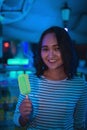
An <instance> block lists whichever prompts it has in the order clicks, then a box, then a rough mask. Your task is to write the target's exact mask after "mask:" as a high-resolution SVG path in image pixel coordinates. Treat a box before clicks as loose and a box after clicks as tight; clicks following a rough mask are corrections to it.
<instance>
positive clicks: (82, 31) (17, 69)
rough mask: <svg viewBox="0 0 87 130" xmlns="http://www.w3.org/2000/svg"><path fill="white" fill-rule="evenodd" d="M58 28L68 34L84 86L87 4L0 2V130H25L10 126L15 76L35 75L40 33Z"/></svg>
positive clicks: (46, 0)
mask: <svg viewBox="0 0 87 130" xmlns="http://www.w3.org/2000/svg"><path fill="white" fill-rule="evenodd" d="M51 26H59V27H62V28H64V29H65V30H66V31H68V33H69V34H70V36H71V38H72V41H73V44H74V46H75V48H76V51H77V55H78V58H79V61H78V67H77V74H78V76H81V77H82V78H84V80H85V82H86V84H87V0H76V1H73V0H0V130H22V129H23V130H26V128H25V127H24V128H19V127H17V126H15V125H14V123H13V114H14V110H15V107H16V103H17V100H18V96H19V87H18V80H17V79H18V76H19V75H20V74H23V73H26V74H31V73H33V72H35V68H34V65H33V62H34V56H33V53H36V52H37V46H38V42H39V39H40V36H41V34H42V32H43V31H44V30H45V29H47V28H49V27H51Z"/></svg>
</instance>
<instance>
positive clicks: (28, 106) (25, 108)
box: [19, 96, 32, 126]
mask: <svg viewBox="0 0 87 130" xmlns="http://www.w3.org/2000/svg"><path fill="white" fill-rule="evenodd" d="M19 111H20V114H21V117H20V118H19V122H20V124H21V125H22V126H25V125H26V123H27V122H28V121H29V115H30V114H31V112H32V103H31V101H30V100H29V98H28V96H26V98H25V99H24V100H23V101H22V103H21V105H20V107H19Z"/></svg>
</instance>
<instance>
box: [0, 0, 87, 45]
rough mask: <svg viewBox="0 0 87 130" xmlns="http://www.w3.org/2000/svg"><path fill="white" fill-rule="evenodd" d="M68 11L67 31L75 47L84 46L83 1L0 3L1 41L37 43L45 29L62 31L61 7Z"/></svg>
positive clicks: (86, 0)
mask: <svg viewBox="0 0 87 130" xmlns="http://www.w3.org/2000/svg"><path fill="white" fill-rule="evenodd" d="M65 2H67V3H68V6H69V7H70V8H71V15H70V20H69V22H68V30H69V34H70V36H71V37H72V39H73V40H74V41H75V42H76V44H83V43H86V44H87V0H1V3H0V10H1V13H0V21H1V25H2V36H3V37H4V39H13V40H21V41H28V42H30V43H38V41H39V38H40V36H41V33H42V32H43V31H44V30H45V29H46V28H48V27H50V26H53V25H57V26H60V27H63V21H62V16H61V7H63V5H64V3H65Z"/></svg>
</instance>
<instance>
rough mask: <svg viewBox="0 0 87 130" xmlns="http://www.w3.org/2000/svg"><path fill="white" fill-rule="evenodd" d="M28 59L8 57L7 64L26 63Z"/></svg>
mask: <svg viewBox="0 0 87 130" xmlns="http://www.w3.org/2000/svg"><path fill="white" fill-rule="evenodd" d="M28 63H29V59H20V58H17V59H8V60H7V64H8V65H28Z"/></svg>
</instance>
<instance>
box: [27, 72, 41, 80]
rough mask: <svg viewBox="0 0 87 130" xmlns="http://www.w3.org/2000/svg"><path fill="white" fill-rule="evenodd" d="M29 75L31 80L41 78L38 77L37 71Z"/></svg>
mask: <svg viewBox="0 0 87 130" xmlns="http://www.w3.org/2000/svg"><path fill="white" fill-rule="evenodd" d="M28 76H29V80H31V81H32V80H39V78H38V77H37V75H36V74H35V73H31V74H29V75H28Z"/></svg>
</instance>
